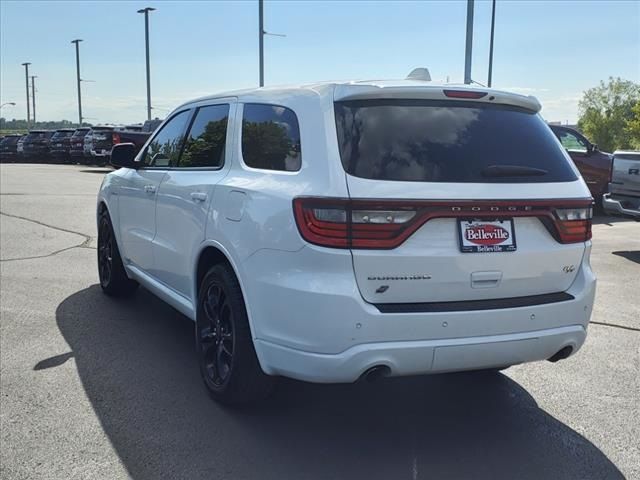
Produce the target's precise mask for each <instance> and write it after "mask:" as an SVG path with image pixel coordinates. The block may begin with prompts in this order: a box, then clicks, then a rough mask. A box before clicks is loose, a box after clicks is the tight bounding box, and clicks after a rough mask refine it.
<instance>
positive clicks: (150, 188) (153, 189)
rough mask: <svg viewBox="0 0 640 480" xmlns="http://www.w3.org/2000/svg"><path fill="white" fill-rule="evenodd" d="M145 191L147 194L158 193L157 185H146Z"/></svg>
mask: <svg viewBox="0 0 640 480" xmlns="http://www.w3.org/2000/svg"><path fill="white" fill-rule="evenodd" d="M144 191H145V192H147V193H156V186H155V185H145V186H144Z"/></svg>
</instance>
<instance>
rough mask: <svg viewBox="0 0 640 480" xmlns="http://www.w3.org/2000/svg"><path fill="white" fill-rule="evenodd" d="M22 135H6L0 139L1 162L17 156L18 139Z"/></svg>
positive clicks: (13, 159) (9, 160) (11, 160)
mask: <svg viewBox="0 0 640 480" xmlns="http://www.w3.org/2000/svg"><path fill="white" fill-rule="evenodd" d="M21 138H22V135H20V134H16V135H7V136H5V137H3V138H2V140H0V160H1V161H2V162H14V161H15V160H16V158H17V157H18V141H19V140H20V139H21Z"/></svg>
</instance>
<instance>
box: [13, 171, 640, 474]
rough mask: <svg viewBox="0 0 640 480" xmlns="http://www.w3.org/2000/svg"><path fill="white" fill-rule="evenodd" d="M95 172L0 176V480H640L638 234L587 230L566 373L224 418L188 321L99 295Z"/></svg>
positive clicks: (385, 387) (636, 230)
mask: <svg viewBox="0 0 640 480" xmlns="http://www.w3.org/2000/svg"><path fill="white" fill-rule="evenodd" d="M105 171H106V170H104V169H97V168H90V167H80V166H65V165H57V166H54V165H18V164H15V165H14V164H12V165H2V166H0V180H1V183H0V194H1V195H0V211H1V215H0V235H1V237H0V242H1V249H0V256H1V260H2V262H1V263H0V273H1V278H0V281H1V297H0V304H1V313H0V314H1V320H0V363H1V372H0V373H1V377H0V387H1V405H0V426H1V428H0V441H1V443H2V445H1V447H2V448H1V449H0V450H1V453H0V456H1V457H0V460H1V470H0V477H2V478H12V479H14V478H17V479H19V478H25V479H26V478H51V479H57V478H82V479H85V478H96V479H98V478H100V479H104V478H129V477H131V478H136V479H147V478H148V479H155V478H189V479H194V478H232V479H241V478H261V479H268V478H274V479H286V478H295V479H307V478H308V479H315V478H318V479H342V478H344V479H352V478H367V479H377V478H381V479H383V478H384V479H390V478H393V479H402V478H407V479H414V478H532V479H537V478H624V477H626V478H638V477H640V447H639V445H640V407H639V405H640V294H639V291H638V285H639V284H640V223H636V222H632V221H627V220H624V219H621V218H616V217H598V218H596V221H595V222H594V223H595V225H594V240H593V243H594V247H593V255H592V264H593V267H594V270H595V271H596V274H597V275H598V279H599V284H598V293H597V298H596V304H595V307H594V313H593V316H592V320H593V322H594V324H592V326H591V327H590V331H589V336H588V338H587V342H586V344H585V346H584V347H583V349H582V350H581V351H580V352H579V353H578V354H577V355H575V356H574V357H571V358H570V359H568V360H565V361H562V362H560V363H557V364H550V363H548V362H544V363H537V364H530V365H524V366H517V367H513V368H511V369H509V370H507V371H505V372H504V374H500V375H497V376H494V377H492V376H488V375H479V374H457V375H441V376H433V377H422V378H398V379H386V380H382V381H379V382H376V383H373V384H366V383H361V384H356V385H309V384H304V383H299V382H293V381H283V382H282V383H281V385H280V387H279V389H278V391H277V392H276V394H275V395H274V396H273V398H271V399H270V400H269V401H268V402H267V403H266V404H265V405H262V406H260V407H257V408H252V409H244V410H229V409H224V408H222V407H220V406H219V405H217V404H215V403H213V402H212V401H211V400H210V399H209V398H208V396H207V393H206V391H205V389H204V387H203V386H202V385H201V380H200V377H199V373H198V370H197V365H196V361H195V358H194V355H193V328H192V325H191V323H190V322H189V321H188V320H187V319H185V318H184V317H182V316H181V315H180V314H179V313H177V312H176V311H174V310H173V309H171V308H170V307H168V306H166V305H164V304H163V303H162V302H160V301H159V300H156V299H155V298H154V297H152V296H151V295H150V294H149V293H147V292H146V291H143V290H141V291H139V292H138V293H137V294H136V296H135V297H133V298H132V299H129V300H120V301H117V300H113V299H110V298H107V297H105V296H104V295H102V294H101V292H100V287H99V285H98V284H97V273H96V268H95V256H96V252H95V243H96V241H95V235H96V233H95V218H94V217H95V215H94V212H95V196H96V192H97V190H98V187H99V185H100V182H101V180H102V176H103V175H104V172H105Z"/></svg>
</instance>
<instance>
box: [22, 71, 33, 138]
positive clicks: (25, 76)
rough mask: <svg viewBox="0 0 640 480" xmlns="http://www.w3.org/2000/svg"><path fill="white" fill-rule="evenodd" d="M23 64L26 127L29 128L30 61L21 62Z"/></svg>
mask: <svg viewBox="0 0 640 480" xmlns="http://www.w3.org/2000/svg"><path fill="white" fill-rule="evenodd" d="M22 65H23V66H24V83H25V86H26V89H27V128H29V122H30V120H31V112H29V65H31V63H30V62H25V63H23V64H22Z"/></svg>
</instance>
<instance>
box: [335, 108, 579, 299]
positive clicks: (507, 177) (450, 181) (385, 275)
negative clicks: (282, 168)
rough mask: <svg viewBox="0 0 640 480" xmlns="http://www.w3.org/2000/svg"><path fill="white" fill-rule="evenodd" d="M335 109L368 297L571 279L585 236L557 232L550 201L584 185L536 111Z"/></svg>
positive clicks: (550, 287) (522, 292)
mask: <svg viewBox="0 0 640 480" xmlns="http://www.w3.org/2000/svg"><path fill="white" fill-rule="evenodd" d="M335 113H336V125H337V130H338V143H339V148H340V154H341V159H342V163H343V166H344V168H345V170H346V172H347V175H346V179H347V185H348V189H349V194H350V197H351V199H352V205H353V207H352V208H353V211H352V222H353V223H352V225H351V229H352V232H353V235H354V237H353V238H354V240H353V244H354V245H355V244H356V243H358V242H357V241H356V240H355V239H356V238H357V237H358V236H359V235H361V236H362V238H366V239H367V240H364V241H362V242H359V243H360V244H361V245H363V246H364V248H352V255H353V267H354V271H355V275H356V278H357V283H358V286H359V288H360V291H361V293H362V295H363V297H364V298H365V299H366V300H367V301H369V302H372V303H422V302H447V301H464V300H483V299H496V298H511V297H520V296H532V295H540V294H547V293H555V292H563V291H565V290H566V289H568V288H569V286H570V285H571V283H572V282H573V280H574V278H575V276H576V273H577V270H578V267H579V265H580V263H581V260H582V255H583V253H584V250H585V244H584V238H583V239H582V241H578V242H577V243H560V241H559V239H557V238H554V236H556V237H557V236H558V230H557V225H556V223H555V221H556V219H555V216H556V213H555V209H556V207H563V206H564V207H566V206H570V205H573V203H572V201H568V200H566V199H571V198H583V199H584V197H588V192H587V191H586V188H585V186H584V183H582V181H580V180H579V179H578V176H577V174H576V170H575V168H574V167H573V166H572V165H571V164H570V161H569V159H568V157H567V156H566V154H565V152H564V151H563V150H562V149H561V148H560V146H559V145H558V142H557V141H556V139H555V138H554V137H553V134H552V133H551V131H550V130H549V128H548V127H547V125H546V124H545V123H544V122H543V121H542V120H541V118H540V117H539V116H538V115H537V114H535V113H533V112H530V111H527V110H523V109H520V108H516V107H508V106H499V105H493V104H490V105H488V104H486V103H476V102H472V101H468V100H465V101H453V100H451V101H449V100H407V99H403V100H398V99H389V100H366V99H365V100H362V99H360V100H354V101H343V102H337V103H336V104H335ZM563 199H564V200H563ZM584 204H585V200H582V203H581V205H584ZM585 228H586V227H585ZM398 232H399V233H398Z"/></svg>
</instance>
